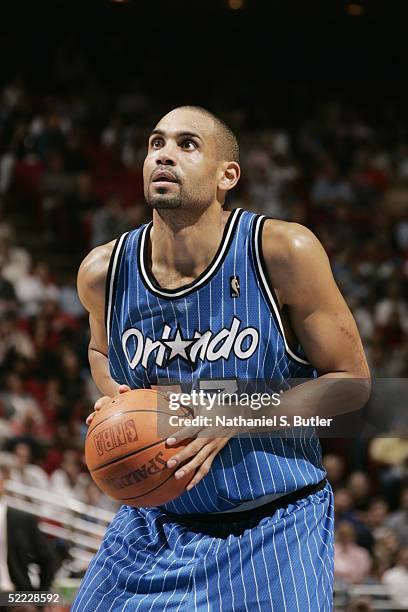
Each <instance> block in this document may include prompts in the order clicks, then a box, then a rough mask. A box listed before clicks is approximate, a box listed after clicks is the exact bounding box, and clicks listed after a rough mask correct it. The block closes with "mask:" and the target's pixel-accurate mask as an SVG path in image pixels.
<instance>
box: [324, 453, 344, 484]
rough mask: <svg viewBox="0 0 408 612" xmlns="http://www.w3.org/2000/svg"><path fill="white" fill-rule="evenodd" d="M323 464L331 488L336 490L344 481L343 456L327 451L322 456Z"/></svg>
mask: <svg viewBox="0 0 408 612" xmlns="http://www.w3.org/2000/svg"><path fill="white" fill-rule="evenodd" d="M323 465H324V468H325V470H326V472H327V479H328V480H329V482H330V483H331V485H332V487H333V490H336V488H337V487H339V486H341V485H342V484H343V482H344V476H345V473H346V465H345V462H344V458H343V457H342V456H341V455H338V454H335V453H327V454H326V455H325V456H324V457H323Z"/></svg>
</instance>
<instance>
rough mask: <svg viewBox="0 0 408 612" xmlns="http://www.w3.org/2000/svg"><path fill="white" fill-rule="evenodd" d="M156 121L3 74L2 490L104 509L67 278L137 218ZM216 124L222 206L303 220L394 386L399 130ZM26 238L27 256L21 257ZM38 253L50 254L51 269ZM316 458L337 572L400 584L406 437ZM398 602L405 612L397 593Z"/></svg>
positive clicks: (406, 348)
mask: <svg viewBox="0 0 408 612" xmlns="http://www.w3.org/2000/svg"><path fill="white" fill-rule="evenodd" d="M162 111H163V109H162V108H159V107H157V108H156V107H155V106H154V104H152V103H151V101H150V100H149V99H148V97H147V95H145V94H143V93H141V92H140V91H139V90H138V89H137V88H134V87H131V88H130V89H129V90H128V91H125V92H122V93H117V94H116V95H115V96H113V95H112V96H110V97H109V94H107V93H106V92H98V91H95V90H93V89H91V90H89V91H86V92H85V93H84V94H83V95H81V94H79V93H76V94H75V95H73V94H68V93H67V94H65V95H55V96H51V95H45V94H44V95H38V93H35V94H34V93H33V92H30V91H29V88H28V86H27V84H26V83H25V82H24V80H23V79H21V78H15V79H14V80H11V81H10V82H9V83H7V85H6V86H5V87H3V90H2V91H1V93H0V377H1V379H0V380H1V386H0V449H1V452H2V454H1V460H2V461H3V462H5V463H7V465H8V466H9V468H10V469H11V471H12V477H13V478H14V479H17V480H20V481H21V482H26V483H27V484H28V483H31V484H33V483H35V485H36V486H38V487H39V488H46V489H51V490H54V491H56V492H58V493H61V494H62V495H70V496H74V497H77V498H78V499H81V500H83V501H88V503H93V504H95V505H100V506H105V507H107V506H109V502H108V501H107V500H106V498H104V497H103V496H101V495H100V494H99V493H98V491H97V490H96V488H95V487H94V486H93V485H92V484H91V483H90V481H89V478H88V477H87V475H86V472H85V467H84V461H83V455H82V449H83V441H84V436H85V433H86V426H85V418H86V416H87V414H88V413H89V412H90V410H91V407H92V405H93V402H94V401H95V399H96V398H97V397H98V391H97V389H96V388H95V385H94V384H93V382H92V380H91V378H90V374H89V370H88V363H87V344H88V338H89V331H88V320H87V316H86V313H85V311H84V310H83V308H82V306H81V304H80V302H79V301H78V297H77V294H76V288H75V278H76V268H77V266H78V263H79V262H80V260H81V259H82V257H83V256H84V255H85V254H86V252H87V251H88V250H89V249H91V248H92V247H94V246H96V245H99V244H102V243H104V242H107V241H109V240H112V239H113V238H115V237H117V236H118V235H120V234H121V233H122V232H124V231H126V230H127V229H130V228H132V227H135V226H136V225H138V224H140V223H143V222H144V221H145V220H147V219H148V218H149V211H148V210H147V208H146V205H145V203H144V200H143V185H142V163H143V159H144V155H145V151H146V142H147V137H148V134H149V132H150V130H151V128H152V127H153V125H154V123H155V121H156V120H158V119H159V117H160V114H161V113H162ZM221 114H222V116H223V118H224V119H226V120H227V121H228V122H229V123H230V124H231V126H232V127H233V129H234V130H235V131H236V133H237V135H238V137H239V140H240V145H241V158H242V167H243V178H242V180H241V182H240V185H239V187H238V188H237V189H236V191H235V192H234V193H232V194H231V196H230V199H229V201H228V206H229V207H230V208H232V207H236V206H242V207H244V208H247V209H250V210H254V211H257V212H262V213H265V214H267V215H269V216H272V217H276V218H280V219H284V220H288V221H295V222H298V223H302V224H305V225H307V226H308V227H310V228H311V229H312V230H313V231H314V232H315V233H316V234H317V236H318V237H319V239H320V240H321V241H322V243H323V245H324V247H325V249H326V251H327V253H328V256H329V258H330V261H331V265H332V269H333V272H334V275H335V278H336V280H337V283H338V284H339V286H340V288H341V290H342V292H343V294H344V296H345V298H346V300H347V302H348V304H349V305H350V307H351V309H352V311H353V313H354V316H355V318H356V321H357V324H358V327H359V330H360V333H361V336H362V338H363V341H364V345H365V349H366V351H367V355H368V359H369V363H370V367H371V371H372V374H373V376H375V377H395V378H397V377H399V378H404V377H407V375H408V342H407V339H408V129H407V127H406V125H404V124H403V122H401V121H400V120H399V118H398V116H397V115H394V114H393V113H392V112H388V113H385V114H384V118H383V119H384V120H383V122H382V123H380V124H375V125H374V124H373V122H372V121H370V118H369V116H368V114H365V113H364V112H363V111H362V110H360V111H357V110H356V109H355V108H350V107H348V106H347V104H344V103H340V101H338V100H335V101H332V102H330V103H326V104H322V105H321V106H320V107H316V109H315V111H313V112H310V113H309V114H305V116H304V117H303V118H302V120H301V121H298V122H295V123H294V124H293V125H286V126H281V127H279V128H277V127H273V128H271V127H270V126H259V125H257V126H251V127H249V126H250V117H249V113H248V112H247V111H245V110H244V109H243V108H239V109H232V110H231V109H229V111H227V112H225V113H221ZM275 123H277V124H279V121H275ZM27 220H28V229H27ZM24 228H26V234H24ZM28 233H31V234H32V235H35V236H36V237H37V239H38V240H37V243H40V244H41V245H42V247H43V248H42V249H36V248H29V247H28V246H27V244H28V243H27V240H25V237H27V235H28ZM47 252H49V253H50V254H54V253H58V254H59V255H61V254H63V255H64V258H65V261H67V262H68V263H67V264H66V268H65V270H62V271H61V267H60V266H56V260H55V255H49V256H48V257H47V256H46V255H44V253H47ZM387 445H388V446H387ZM325 451H326V456H325V463H326V467H327V470H328V473H329V479H330V480H331V482H332V485H333V487H334V489H335V512H336V522H337V529H336V550H335V571H336V576H337V578H338V579H339V580H342V581H346V582H351V583H356V582H364V581H371V582H373V583H375V582H382V583H384V584H386V585H387V586H388V587H389V588H390V589H391V592H392V589H393V588H394V587H395V585H401V584H402V585H403V584H404V583H405V587H404V588H405V589H406V585H407V584H408V440H407V439H406V438H405V439H404V438H403V437H401V438H399V439H397V438H395V439H394V438H393V439H386V438H384V439H378V440H374V441H373V442H372V443H371V444H367V445H366V447H365V448H364V449H363V451H362V452H361V450H360V457H359V460H358V461H356V460H355V459H353V457H352V456H351V455H350V454H347V455H346V452H345V450H344V449H341V450H339V449H334V450H333V449H331V448H330V441H326V442H325ZM397 591H398V593H399V594H397V596H396V597H400V598H401V597H403V605H406V607H407V608H408V592H407V590H405V595H401V593H402V591H403V589H402V590H401V589H399V587H398V589H397ZM400 602H402V600H401V601H400ZM367 609H368V608H367Z"/></svg>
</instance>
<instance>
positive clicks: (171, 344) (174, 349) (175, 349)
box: [163, 327, 194, 361]
mask: <svg viewBox="0 0 408 612" xmlns="http://www.w3.org/2000/svg"><path fill="white" fill-rule="evenodd" d="M193 342H194V340H183V338H182V336H181V332H180V328H179V327H177V332H176V335H175V337H174V339H173V340H163V344H165V345H166V346H167V347H168V348H169V349H170V350H171V353H170V355H169V358H168V359H169V361H171V360H172V359H174V358H175V357H177V356H180V357H182V358H183V359H185V360H186V361H188V355H187V353H186V350H187V348H188V347H189V346H190V344H192V343H193Z"/></svg>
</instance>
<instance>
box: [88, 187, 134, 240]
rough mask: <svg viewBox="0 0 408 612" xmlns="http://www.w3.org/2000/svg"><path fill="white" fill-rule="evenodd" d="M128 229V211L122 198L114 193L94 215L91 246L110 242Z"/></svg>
mask: <svg viewBox="0 0 408 612" xmlns="http://www.w3.org/2000/svg"><path fill="white" fill-rule="evenodd" d="M127 229H129V227H128V222H127V218H126V213H125V211H124V210H123V208H122V205H121V202H120V199H119V198H118V196H116V195H114V196H112V197H111V198H109V200H108V201H107V202H106V204H105V205H104V206H102V207H101V208H100V209H99V210H97V211H96V212H95V214H94V216H93V222H92V234H91V247H96V246H98V245H101V244H104V243H105V242H110V241H111V240H113V239H114V238H117V237H118V236H120V235H121V234H123V232H125V231H126V230H127Z"/></svg>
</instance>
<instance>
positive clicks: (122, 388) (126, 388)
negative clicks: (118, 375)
mask: <svg viewBox="0 0 408 612" xmlns="http://www.w3.org/2000/svg"><path fill="white" fill-rule="evenodd" d="M128 391H131V389H130V387H129V385H119V393H127V392H128Z"/></svg>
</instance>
